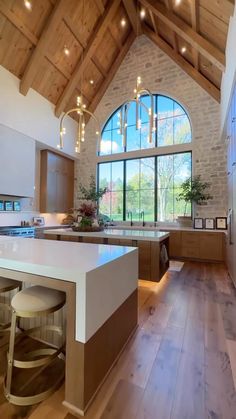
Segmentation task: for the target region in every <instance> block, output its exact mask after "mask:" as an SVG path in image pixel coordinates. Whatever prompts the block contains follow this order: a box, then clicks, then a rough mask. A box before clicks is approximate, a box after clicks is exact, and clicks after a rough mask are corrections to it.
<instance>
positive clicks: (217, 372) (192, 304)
mask: <svg viewBox="0 0 236 419" xmlns="http://www.w3.org/2000/svg"><path fill="white" fill-rule="evenodd" d="M139 285H140V286H139V328H138V330H137V332H136V334H135V335H134V336H133V338H132V339H131V341H130V342H129V344H128V346H127V347H126V348H125V350H124V352H123V354H122V356H121V358H120V359H119V361H118V362H117V364H116V365H115V367H114V368H113V370H112V371H111V373H110V374H109V376H108V378H107V380H106V381H105V383H104V385H103V386H102V388H101V390H100V391H99V393H98V395H97V397H96V398H95V400H94V402H93V404H92V405H91V407H90V409H89V410H88V412H87V414H86V416H85V418H86V419H169V418H171V419H208V418H209V419H236V290H235V289H234V287H233V285H232V283H231V281H230V280H229V278H228V275H227V272H226V270H225V268H224V266H223V265H219V264H206V263H194V262H188V263H185V264H184V267H183V269H182V271H181V272H168V273H167V274H166V275H165V277H164V278H163V280H162V281H161V283H160V284H155V283H150V282H146V281H140V284H139ZM4 359H5V358H4V353H3V351H1V352H0V375H1V377H0V384H1V383H2V376H3V372H4V366H5V361H4ZM63 394H64V387H63V386H62V387H61V388H60V389H59V390H58V391H57V392H56V393H54V394H53V396H52V397H50V398H49V399H48V400H46V401H45V402H43V403H41V404H40V405H38V406H36V407H29V408H21V407H15V406H12V405H9V404H8V403H7V402H6V401H5V399H4V396H3V393H2V389H1V390H0V418H1V419H18V418H21V419H23V418H29V419H73V418H74V416H72V415H71V414H70V413H68V411H67V410H66V408H65V407H63V406H62V404H61V402H62V400H63Z"/></svg>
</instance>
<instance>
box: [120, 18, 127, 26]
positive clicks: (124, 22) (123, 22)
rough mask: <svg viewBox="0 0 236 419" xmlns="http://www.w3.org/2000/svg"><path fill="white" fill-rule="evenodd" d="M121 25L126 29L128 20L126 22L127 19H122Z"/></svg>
mask: <svg viewBox="0 0 236 419" xmlns="http://www.w3.org/2000/svg"><path fill="white" fill-rule="evenodd" d="M120 24H121V26H122V28H124V27H125V25H126V20H125V18H123V19H121V21H120Z"/></svg>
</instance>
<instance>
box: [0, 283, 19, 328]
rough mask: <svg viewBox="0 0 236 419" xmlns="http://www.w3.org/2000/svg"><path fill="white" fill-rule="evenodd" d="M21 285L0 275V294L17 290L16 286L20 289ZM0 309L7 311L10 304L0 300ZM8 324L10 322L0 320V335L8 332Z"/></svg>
mask: <svg viewBox="0 0 236 419" xmlns="http://www.w3.org/2000/svg"><path fill="white" fill-rule="evenodd" d="M21 285H22V284H21V282H19V281H14V280H13V279H9V278H3V277H0V294H5V293H7V292H10V291H13V290H17V288H18V290H20V289H21ZM0 310H2V311H3V312H5V311H6V312H9V311H11V305H10V304H7V303H5V302H4V303H1V302H0ZM10 326H11V322H6V323H4V322H0V335H1V334H3V333H5V332H8V330H9V327H10Z"/></svg>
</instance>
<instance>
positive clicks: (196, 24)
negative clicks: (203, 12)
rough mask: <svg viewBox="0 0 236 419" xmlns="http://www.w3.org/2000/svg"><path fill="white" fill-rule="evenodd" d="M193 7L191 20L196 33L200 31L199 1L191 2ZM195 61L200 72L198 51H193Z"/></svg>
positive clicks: (193, 0)
mask: <svg viewBox="0 0 236 419" xmlns="http://www.w3.org/2000/svg"><path fill="white" fill-rule="evenodd" d="M190 7H191V20H192V28H193V29H194V30H195V32H198V30H199V0H192V1H191V2H190ZM193 59H194V66H195V68H196V69H197V70H198V69H199V54H198V51H197V50H196V49H193Z"/></svg>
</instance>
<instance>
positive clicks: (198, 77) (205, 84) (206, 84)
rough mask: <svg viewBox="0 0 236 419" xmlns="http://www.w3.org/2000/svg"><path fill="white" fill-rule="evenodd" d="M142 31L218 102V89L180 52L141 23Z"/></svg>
mask: <svg viewBox="0 0 236 419" xmlns="http://www.w3.org/2000/svg"><path fill="white" fill-rule="evenodd" d="M143 33H144V34H145V35H146V36H148V38H149V39H151V40H152V41H153V42H154V43H155V44H156V45H157V46H158V47H159V48H160V49H162V51H163V52H165V53H166V54H167V55H169V57H170V58H171V59H172V60H173V61H174V62H175V63H176V64H178V65H179V66H180V67H181V68H182V70H183V71H185V72H186V73H187V74H188V75H189V76H190V77H192V78H193V79H194V80H195V81H196V82H197V83H198V84H199V85H200V86H201V87H202V88H203V89H204V90H205V91H206V92H207V93H208V94H209V95H211V96H212V97H213V98H214V99H215V100H216V101H217V102H220V90H219V89H218V88H217V87H216V86H215V85H214V84H213V83H211V82H210V81H209V80H208V79H207V78H206V77H204V76H203V75H202V74H201V73H199V72H198V71H197V70H196V69H195V68H194V67H193V66H192V65H191V64H189V62H188V61H186V60H185V59H184V58H183V57H182V56H181V55H180V54H177V53H176V52H175V51H174V50H173V49H172V48H171V47H170V45H169V44H168V43H167V42H166V41H164V40H163V39H162V38H160V37H159V36H157V35H156V34H155V33H154V32H153V31H152V30H151V29H149V27H148V26H147V25H145V24H143Z"/></svg>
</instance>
